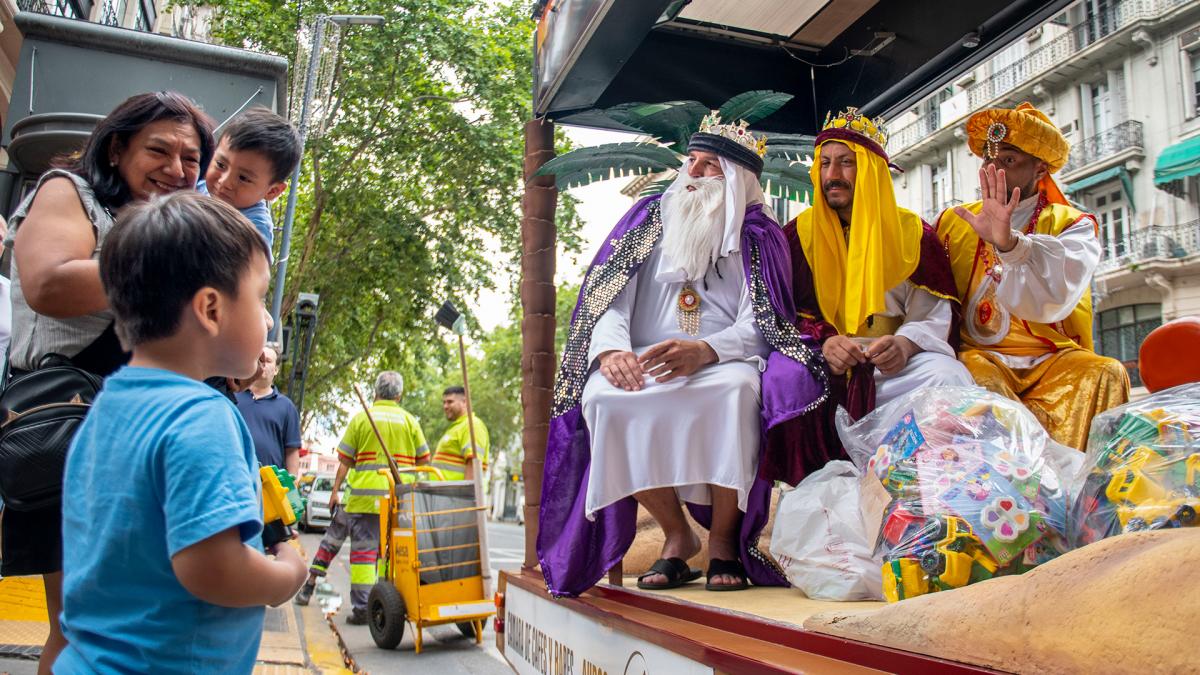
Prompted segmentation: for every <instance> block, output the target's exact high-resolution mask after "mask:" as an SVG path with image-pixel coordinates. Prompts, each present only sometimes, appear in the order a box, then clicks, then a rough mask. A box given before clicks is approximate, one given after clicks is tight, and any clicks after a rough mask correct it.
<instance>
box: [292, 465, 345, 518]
mask: <svg viewBox="0 0 1200 675" xmlns="http://www.w3.org/2000/svg"><path fill="white" fill-rule="evenodd" d="M332 491H333V474H331V473H326V474H317V477H316V478H314V479H313V481H312V483H311V488H310V489H309V492H308V506H307V507H306V508H305V509H304V518H303V519H302V520H301V521H300V529H302V530H304V531H306V532H307V531H310V530H324V529H325V528H327V527H329V523H330V522H332V520H333V515H332V514H330V513H329V495H330V494H331V492H332ZM341 497H342V499H343V500H345V498H346V493H345V489H344V488H343V491H342V495H341Z"/></svg>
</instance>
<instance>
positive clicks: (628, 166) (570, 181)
mask: <svg viewBox="0 0 1200 675" xmlns="http://www.w3.org/2000/svg"><path fill="white" fill-rule="evenodd" d="M682 161H683V158H682V157H681V156H680V155H679V154H677V153H675V152H673V151H672V150H670V149H669V148H666V147H664V146H661V145H659V144H657V143H640V142H633V143H607V144H605V145H597V146H594V147H590V148H580V149H578V150H572V151H571V152H568V153H566V154H564V155H559V156H558V157H555V158H554V159H552V160H550V161H549V162H546V163H545V164H543V165H542V168H540V169H538V172H537V173H535V174H534V175H535V176H550V175H553V176H554V178H555V183H556V184H557V185H558V188H559V189H560V190H563V189H566V188H572V187H579V186H582V185H589V184H591V183H595V182H596V181H601V180H609V179H610V178H622V177H625V176H640V175H643V174H647V173H659V172H661V171H666V170H668V169H676V168H678V167H679V165H680V163H681V162H682Z"/></svg>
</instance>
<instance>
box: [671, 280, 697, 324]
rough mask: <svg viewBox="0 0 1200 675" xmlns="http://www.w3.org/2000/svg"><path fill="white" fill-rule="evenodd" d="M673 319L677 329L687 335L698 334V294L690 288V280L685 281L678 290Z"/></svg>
mask: <svg viewBox="0 0 1200 675" xmlns="http://www.w3.org/2000/svg"><path fill="white" fill-rule="evenodd" d="M675 320H676V321H678V322H679V329H680V330H682V331H683V332H685V333H687V334H688V335H699V334H700V294H699V293H697V292H696V289H694V288H692V282H690V281H689V282H687V283H685V284H684V285H683V288H682V289H680V290H679V299H678V300H677V301H676V303H675Z"/></svg>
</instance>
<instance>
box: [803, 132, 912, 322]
mask: <svg viewBox="0 0 1200 675" xmlns="http://www.w3.org/2000/svg"><path fill="white" fill-rule="evenodd" d="M826 143H842V144H844V145H845V146H847V147H849V148H850V149H851V150H853V151H854V156H855V159H856V160H857V168H856V170H855V179H854V202H853V212H852V214H851V218H850V237H849V241H847V239H846V237H845V235H843V233H842V224H841V221H840V220H838V216H837V213H835V212H834V210H833V209H832V208H831V207H830V206H829V204H828V203H826V201H825V195H824V193H823V192H822V190H821V148H822V147H823V146H824V145H825V144H826ZM886 143H887V134H886V132H885V131H884V130H883V128H882V124H881V122H880V121H878V120H870V119H867V118H866V117H864V116H862V115H861V114H859V113H858V111H857V109H855V108H848V109H847V110H846V112H844V113H842V114H840V115H838V116H837V118H835V119H832V120H830V118H829V117H828V116H827V117H826V121H825V126H824V128H823V129H822V130H821V133H820V134H818V135H817V139H816V152H815V154H814V157H813V165H812V168H811V169H810V175H811V176H812V182H813V186H814V187H815V189H814V190H813V204H812V208H810V209H809V210H807V211H805V212H804V213H802V214H800V217H799V218H797V219H796V231H797V234H798V235H799V236H800V244H801V246H802V247H803V249H804V256H805V258H806V259H807V260H808V265H809V267H810V268H811V269H812V276H813V284H814V286H815V287H816V293H817V302H818V304H819V305H820V307H821V314H822V315H823V316H824V318H825V320H826V321H828V322H829V323H831V324H833V326H834V327H835V328H837V330H838V332H839V333H841V334H843V335H846V334H853V333H855V332H857V331H858V330H859V329H860V328H861V327H862V325H863V323H864V322H865V321H866V320H867V317H869V316H871V315H872V314H876V313H878V312H882V311H883V310H884V308H885V306H886V305H885V296H886V294H887V292H888V291H889V290H891V289H892V288H894V287H896V286H897V285H899V284H900V283H901V282H903V281H904V280H905V279H907V278H908V277H910V276H911V275H912V273H913V272H914V271H916V269H917V264H918V263H919V262H920V258H921V235H922V224H921V219H920V217H919V216H917V215H916V214H915V213H913V212H911V211H908V210H903V209H900V208H898V207H897V206H896V195H895V193H894V192H893V191H892V176H891V174H890V173H889V171H888V167H889V164H888V158H887V153H886V152H885V151H884V146H885V145H886Z"/></svg>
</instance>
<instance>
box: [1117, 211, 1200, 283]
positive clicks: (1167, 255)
mask: <svg viewBox="0 0 1200 675" xmlns="http://www.w3.org/2000/svg"><path fill="white" fill-rule="evenodd" d="M1121 243H1122V244H1123V245H1122V246H1119V247H1117V250H1116V251H1115V252H1113V251H1105V252H1104V255H1103V257H1102V258H1101V260H1100V268H1099V271H1100V272H1111V271H1114V270H1118V269H1120V268H1122V267H1125V266H1126V265H1134V264H1141V263H1145V262H1146V261H1148V260H1154V259H1167V260H1178V259H1182V258H1189V257H1191V256H1194V255H1200V220H1193V221H1190V222H1187V223H1183V224H1181V225H1175V226H1173V227H1161V226H1158V225H1152V226H1150V227H1146V228H1142V229H1140V230H1138V231H1136V232H1134V233H1132V234H1130V235H1129V238H1128V239H1127V240H1125V241H1124V242H1121ZM1114 253H1115V255H1114Z"/></svg>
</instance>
